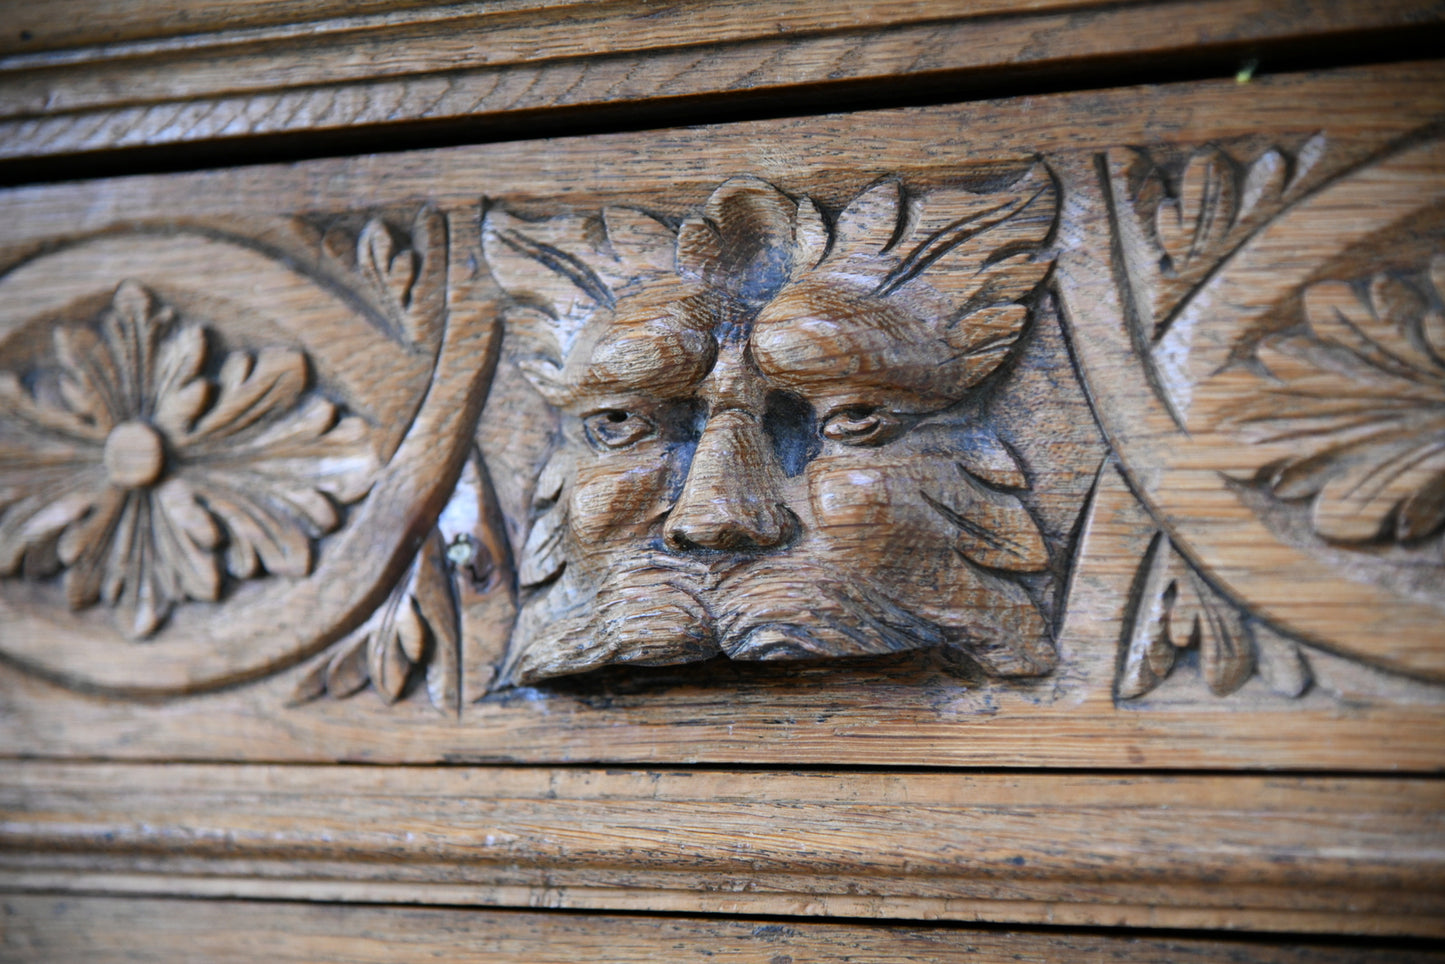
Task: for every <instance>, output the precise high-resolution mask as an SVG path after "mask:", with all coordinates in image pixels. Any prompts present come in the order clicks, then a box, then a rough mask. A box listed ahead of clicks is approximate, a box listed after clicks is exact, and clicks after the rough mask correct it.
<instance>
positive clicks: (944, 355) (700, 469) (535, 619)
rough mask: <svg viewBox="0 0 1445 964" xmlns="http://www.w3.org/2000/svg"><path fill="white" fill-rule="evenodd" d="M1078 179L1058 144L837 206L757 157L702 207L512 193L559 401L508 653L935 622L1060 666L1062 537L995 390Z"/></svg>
mask: <svg viewBox="0 0 1445 964" xmlns="http://www.w3.org/2000/svg"><path fill="white" fill-rule="evenodd" d="M1056 207H1057V191H1056V188H1055V186H1054V183H1053V180H1052V178H1051V176H1050V175H1049V173H1048V172H1047V171H1046V170H1045V169H1043V168H1042V167H1041V166H1033V167H1030V168H1028V169H1017V168H1016V169H1015V170H1014V171H1013V172H1012V173H1011V174H1009V175H1007V176H1004V177H998V178H995V179H994V180H993V182H992V183H990V184H989V185H988V188H987V189H986V190H963V189H956V190H943V191H935V192H933V193H931V194H928V195H925V196H923V197H921V198H910V197H909V196H907V195H906V194H905V192H904V190H903V188H902V186H901V184H900V183H899V182H898V181H896V180H885V181H881V182H878V183H876V184H875V185H873V186H872V187H871V188H869V189H868V190H866V191H864V192H863V193H861V194H859V195H858V196H857V197H856V198H854V199H853V200H852V201H851V202H850V203H848V204H847V205H846V206H845V207H844V209H843V210H842V211H840V212H838V213H837V215H836V217H834V218H832V219H829V218H828V217H827V216H826V215H825V214H824V213H823V212H822V211H820V210H819V209H818V207H816V206H815V205H814V204H813V203H812V202H811V201H810V200H809V199H808V198H806V197H805V198H800V199H794V198H791V197H789V196H787V195H785V194H783V193H782V192H781V191H779V190H777V189H776V188H774V187H772V186H771V185H769V184H767V183H765V182H762V181H759V180H756V179H752V178H739V179H734V180H731V181H728V182H726V183H725V184H723V185H722V186H721V187H719V188H718V189H717V190H716V191H715V192H714V193H713V194H712V196H711V197H710V198H709V199H708V200H707V203H706V204H705V205H704V207H703V208H702V210H701V211H700V212H699V213H698V214H696V215H695V216H693V217H690V218H688V219H686V220H685V221H683V222H682V223H681V224H680V225H678V226H677V227H675V228H674V227H673V226H671V225H669V224H667V223H665V222H663V221H661V220H659V219H657V218H654V217H652V216H650V215H648V214H645V213H643V212H641V211H637V210H633V209H626V208H609V209H606V210H605V211H603V212H602V214H601V216H600V217H593V218H584V217H575V216H568V217H563V218H555V219H552V220H548V221H524V220H522V219H519V218H517V217H514V216H512V215H510V214H507V213H505V212H504V211H499V210H492V211H490V212H489V213H488V215H487V217H486V220H485V223H484V246H485V253H486V256H487V259H488V262H489V264H490V266H491V269H492V272H493V274H494V275H495V277H496V278H497V280H498V282H499V283H500V284H501V286H502V288H503V289H504V290H505V291H506V292H507V293H508V294H509V295H510V296H511V298H512V299H513V304H512V307H511V308H510V309H509V313H508V325H509V328H508V332H509V338H511V339H512V352H511V357H513V358H514V359H515V360H516V363H517V364H518V365H519V366H520V367H521V368H522V369H523V370H524V372H525V373H526V375H527V377H528V378H529V380H530V381H531V383H532V384H533V385H534V386H535V387H536V388H537V390H538V391H539V392H540V393H541V394H542V395H543V397H544V398H546V400H547V402H548V403H549V404H550V405H552V406H554V407H555V408H556V409H557V411H558V413H559V416H560V417H559V424H560V429H559V437H558V439H557V440H556V446H555V449H554V450H553V454H552V456H551V458H550V459H549V460H548V462H547V463H546V465H545V466H544V468H543V469H542V471H541V474H540V477H539V479H538V484H537V486H536V490H535V498H534V505H533V511H532V518H531V520H530V531H529V534H528V537H527V540H526V543H525V546H524V548H523V550H522V553H521V561H520V568H519V582H520V585H521V588H522V591H523V594H524V595H523V602H522V613H521V617H520V619H519V622H518V625H517V627H516V630H515V633H514V636H513V639H512V645H511V648H510V650H509V653H508V657H507V660H506V664H505V666H504V667H503V681H504V682H506V683H513V684H521V683H529V682H533V681H536V680H540V679H543V678H546V677H551V676H558V675H562V674H568V673H577V672H582V671H585V670H589V669H593V668H596V667H599V666H602V665H606V664H609V663H636V664H643V665H656V664H667V663H679V662H686V661H691V660H700V659H707V658H710V657H714V656H717V655H719V654H725V655H727V656H729V657H731V658H733V659H752V660H757V659H798V658H820V657H843V656H866V655H875V654H884V653H892V652H900V651H904V650H910V649H919V648H924V647H949V648H952V649H953V650H955V651H957V652H958V653H960V654H962V655H964V656H966V657H967V658H968V659H970V660H972V661H973V662H974V663H976V664H977V665H978V666H979V667H981V668H982V669H983V670H984V671H986V672H990V673H993V674H996V675H1037V674H1040V673H1045V672H1047V671H1048V670H1049V669H1051V668H1052V666H1053V664H1054V659H1055V657H1054V649H1053V643H1052V640H1051V635H1050V629H1049V626H1048V625H1047V621H1046V619H1045V618H1044V616H1043V615H1042V614H1041V613H1040V611H1039V609H1038V607H1037V606H1036V604H1035V601H1034V600H1033V599H1032V598H1031V597H1030V595H1029V593H1028V592H1027V591H1026V590H1025V588H1024V587H1023V585H1022V584H1021V583H1020V582H1019V581H1018V579H1017V576H1016V574H1020V573H1029V572H1038V571H1042V570H1044V569H1046V568H1047V567H1048V565H1049V550H1048V547H1047V546H1046V545H1045V543H1044V540H1043V538H1042V536H1041V535H1040V532H1039V529H1038V526H1037V525H1036V524H1035V522H1034V520H1033V518H1032V517H1031V515H1030V513H1029V511H1028V510H1027V509H1026V508H1025V507H1024V505H1023V503H1022V502H1021V501H1020V500H1019V498H1018V495H1017V493H1019V492H1021V491H1023V490H1024V489H1026V488H1027V486H1028V481H1027V476H1026V471H1025V468H1024V467H1023V466H1022V465H1021V464H1020V463H1019V461H1018V459H1017V458H1016V457H1015V456H1014V454H1013V453H1012V452H1011V451H1010V450H1009V449H1008V448H1007V447H1006V446H1005V445H1004V444H1003V443H1001V442H1000V441H999V439H998V438H997V437H996V436H995V435H994V434H993V432H992V431H991V430H990V429H989V427H988V424H987V420H986V416H985V415H984V404H985V402H986V397H987V390H988V385H989V383H990V381H991V376H993V375H994V373H995V372H996V371H997V370H998V369H999V368H1000V366H1002V365H1003V363H1004V362H1005V361H1006V360H1007V359H1008V358H1009V357H1010V355H1011V353H1012V351H1013V349H1014V346H1015V344H1016V342H1017V341H1018V340H1019V338H1020V336H1021V335H1022V334H1023V333H1024V331H1025V330H1026V328H1027V326H1028V323H1029V317H1030V304H1031V298H1032V296H1033V294H1034V292H1035V291H1036V289H1037V288H1038V287H1039V285H1040V283H1041V282H1042V280H1043V278H1044V276H1045V274H1046V273H1047V270H1048V267H1049V262H1048V260H1047V258H1046V257H1044V256H1043V255H1042V253H1041V252H1043V250H1044V249H1045V247H1046V245H1047V243H1048V241H1049V240H1050V235H1051V233H1052V230H1053V224H1054V219H1055V211H1056Z"/></svg>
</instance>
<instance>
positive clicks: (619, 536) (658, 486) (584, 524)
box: [570, 444, 676, 549]
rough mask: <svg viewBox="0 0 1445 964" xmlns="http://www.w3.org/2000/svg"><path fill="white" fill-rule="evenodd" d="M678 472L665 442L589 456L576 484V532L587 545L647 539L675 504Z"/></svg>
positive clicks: (573, 515)
mask: <svg viewBox="0 0 1445 964" xmlns="http://www.w3.org/2000/svg"><path fill="white" fill-rule="evenodd" d="M675 474H676V472H675V469H674V467H673V465H672V459H671V458H669V456H668V454H667V452H666V450H665V448H664V446H663V445H661V444H653V445H642V446H638V448H637V449H636V450H635V451H630V452H628V453H626V455H612V456H609V457H606V458H595V459H584V460H583V461H582V464H581V465H579V466H578V469H577V480H576V483H575V484H574V485H573V487H572V498H571V513H570V517H571V520H572V531H573V533H574V534H575V535H576V537H577V539H578V540H579V541H580V542H581V544H582V547H583V548H584V549H586V548H589V547H591V546H602V545H618V544H622V543H635V542H637V541H638V540H640V539H645V538H647V537H648V536H649V535H650V534H651V532H652V530H653V529H654V528H655V527H656V524H657V523H658V521H659V520H660V519H661V518H662V516H664V515H665V514H666V512H667V510H668V508H669V507H670V506H671V504H672V497H671V489H672V488H673V487H674V486H673V484H672V479H673V476H674V475H675Z"/></svg>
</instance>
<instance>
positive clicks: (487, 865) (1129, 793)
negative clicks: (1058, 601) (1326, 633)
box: [0, 762, 1445, 936]
mask: <svg viewBox="0 0 1445 964" xmlns="http://www.w3.org/2000/svg"><path fill="white" fill-rule="evenodd" d="M1442 793H1445V788H1442V785H1441V783H1440V782H1439V781H1437V780H1428V779H1426V780H1421V779H1340V778H1315V777H1310V778H1292V777H1268V778H1262V777H1245V776H1237V775H1224V774H1221V775H1215V776H1180V777H1159V776H1132V777H1130V776H1125V775H1121V774H1097V775H1083V774H1080V775H1064V774H1059V775H1050V774H1021V775H1003V774H965V773H917V772H899V773H871V774H869V773H830V772H817V773H786V772H774V773H736V772H726V771H708V770H695V771H646V772H644V771H607V772H603V771H596V770H586V769H562V770H547V769H527V768H442V769H436V768H413V767H336V766H332V767H295V766H288V767H258V766H237V765H178V764H171V765H106V764H51V763H38V762H36V763H10V764H6V765H5V766H4V768H3V782H0V841H3V845H0V867H3V873H0V881H3V882H4V883H3V885H0V886H3V887H4V888H5V889H7V890H20V889H37V888H38V889H51V890H53V889H64V890H71V891H79V892H85V891H93V890H101V891H112V892H116V891H120V892H132V893H137V894H172V895H206V896H233V897H247V896H273V897H286V898H291V899H297V898H300V899H310V900H333V901H334V900H361V901H382V902H398V901H400V902H405V903H443V904H468V905H501V906H531V907H552V908H612V909H650V910H670V911H683V912H708V913H725V914H790V915H804V916H818V915H824V916H857V917H897V918H913V919H938V920H964V921H967V920H979V921H989V920H1003V921H1020V922H1037V923H1051V924H1069V925H1108V926H1114V925H1129V926H1165V927H1195V928H1220V929H1241V930H1275V931H1315V932H1340V933H1362V934H1434V935H1437V936H1438V935H1439V934H1440V922H1441V920H1442V915H1441V909H1442V902H1445V889H1442V886H1445V885H1442V881H1445V865H1442V863H1441V853H1440V848H1439V841H1440V839H1441V833H1442V823H1441V821H1442V812H1445V810H1442V807H1441V803H1442V800H1445V797H1442Z"/></svg>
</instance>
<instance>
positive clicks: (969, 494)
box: [922, 465, 1049, 572]
mask: <svg viewBox="0 0 1445 964" xmlns="http://www.w3.org/2000/svg"><path fill="white" fill-rule="evenodd" d="M955 468H956V469H957V475H956V477H955V478H954V479H948V478H946V477H943V478H940V479H939V482H940V483H941V485H940V486H939V488H938V489H937V491H935V492H933V493H930V492H923V493H922V495H923V498H924V500H925V501H927V502H928V504H929V505H931V506H932V507H933V508H934V510H935V511H936V512H937V513H938V514H939V515H941V516H942V517H943V518H944V519H946V520H948V522H949V523H950V524H952V525H953V526H954V527H955V528H956V529H957V530H958V542H957V547H958V551H959V552H960V553H962V554H963V555H964V556H965V557H967V558H968V559H970V560H971V561H973V562H975V563H977V564H978V565H980V566H983V567H984V568H986V569H1002V570H1005V571H1009V572H1041V571H1043V570H1044V569H1047V568H1048V565H1049V551H1048V548H1047V546H1045V545H1044V537H1043V534H1042V533H1040V532H1039V528H1038V525H1037V524H1036V523H1035V522H1034V520H1033V516H1032V515H1030V514H1029V511H1028V510H1027V509H1026V508H1024V505H1023V503H1022V502H1020V501H1019V499H1018V497H1017V496H1014V495H1011V494H1009V493H1007V492H1000V491H998V490H996V489H991V488H989V487H988V486H985V485H982V484H980V483H978V482H976V481H975V480H974V479H973V477H972V475H971V474H970V473H969V472H968V471H967V470H966V469H965V468H964V467H963V466H962V465H957V466H955Z"/></svg>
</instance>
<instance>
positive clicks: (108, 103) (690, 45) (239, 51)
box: [0, 0, 1440, 158]
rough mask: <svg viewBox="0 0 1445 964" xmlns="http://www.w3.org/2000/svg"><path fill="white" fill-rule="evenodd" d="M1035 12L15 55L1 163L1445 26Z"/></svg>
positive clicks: (1236, 10)
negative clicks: (149, 147)
mask: <svg viewBox="0 0 1445 964" xmlns="http://www.w3.org/2000/svg"><path fill="white" fill-rule="evenodd" d="M488 6H489V7H490V6H494V5H488ZM794 7H796V9H794ZM1025 7H1026V9H1024V10H1019V9H1018V7H1017V5H1015V6H1014V8H1013V9H1012V10H1011V11H1010V12H1008V13H1005V12H1004V11H1002V10H1001V9H997V8H996V5H994V4H988V3H979V2H973V0H970V2H956V3H951V4H943V5H939V4H928V5H921V4H918V3H913V2H885V0H878V2H875V3H873V4H871V5H869V6H868V7H867V8H866V9H864V10H863V11H862V12H860V13H858V14H857V15H856V16H855V15H854V12H853V11H851V10H850V13H849V14H848V15H847V16H846V17H845V16H843V15H842V14H837V13H826V12H818V11H817V10H816V9H815V8H814V7H813V5H809V4H794V5H793V6H792V7H789V6H786V5H785V6H784V8H782V9H778V8H777V5H775V4H771V5H769V6H768V8H767V11H766V15H763V11H762V10H761V9H760V6H759V4H758V3H756V2H736V3H730V4H713V5H708V6H706V7H691V6H689V7H684V8H678V9H670V10H668V11H665V12H664V14H658V13H657V12H656V11H651V9H650V8H648V7H647V6H646V5H639V4H637V3H607V4H586V5H568V6H563V7H558V8H547V9H546V10H531V11H524V10H517V9H515V8H514V7H513V6H505V7H503V9H501V10H500V11H496V10H492V11H490V12H482V11H478V10H472V9H471V8H469V7H463V8H462V9H461V10H459V11H454V12H453V14H452V15H451V16H448V17H444V18H441V17H439V16H435V15H434V14H436V11H435V10H432V9H430V8H427V9H425V10H422V11H419V12H417V13H416V15H415V16H413V17H406V16H404V15H389V16H381V15H377V16H376V17H373V18H372V19H370V20H368V19H366V18H364V17H362V18H342V19H341V20H336V21H324V22H321V23H318V24H315V25H311V26H312V27H314V29H307V30H302V31H299V32H298V31H297V30H296V29H295V28H294V25H293V28H292V29H290V30H289V31H288V30H281V29H280V28H275V29H268V30H265V31H262V32H261V33H260V34H258V35H254V36H253V35H252V33H248V32H246V31H245V30H239V31H237V32H232V33H227V32H225V31H221V32H218V33H214V34H205V35H200V36H197V35H187V36H185V37H181V38H174V39H171V40H165V41H152V42H145V43H143V42H139V41H137V42H134V43H128V44H119V45H110V46H105V45H100V46H94V47H84V48H78V49H75V50H63V51H53V52H47V53H35V54H26V53H11V54H9V55H8V56H5V55H4V53H3V51H0V117H3V118H4V120H3V121H0V158H22V157H34V156H47V155H57V154H71V153H77V152H87V151H98V150H107V149H112V148H121V147H139V146H157V145H164V144H179V143H190V142H198V141H205V140H212V139H216V138H234V137H245V136H251V135H276V134H292V133H299V132H307V131H337V130H342V129H353V128H357V127H367V126H373V125H391V124H398V123H405V122H413V121H428V122H436V121H442V122H448V121H460V120H464V119H465V120H482V119H487V120H496V119H500V118H507V117H517V116H531V115H532V114H533V113H535V112H537V111H548V110H554V109H558V108H568V109H578V108H588V107H598V106H603V105H609V104H614V105H615V104H626V103H632V104H641V103H652V102H658V101H666V100H670V99H676V98H682V97H695V96H706V95H713V94H738V93H743V92H761V91H768V92H779V91H785V90H790V89H800V88H804V87H810V88H811V87H818V86H820V85H821V86H830V85H837V84H841V83H847V82H860V81H861V82H870V81H871V82H883V81H885V80H887V79H889V78H907V77H910V76H912V77H922V76H928V75H936V74H939V73H941V72H951V71H961V70H991V69H999V68H1028V69H1058V68H1063V67H1065V66H1068V65H1070V64H1074V63H1079V62H1083V61H1087V60H1090V59H1094V58H1107V57H1129V58H1139V57H1154V58H1161V57H1170V56H1174V57H1177V56H1179V55H1181V54H1183V53H1185V52H1186V51H1187V52H1188V53H1189V55H1190V56H1195V57H1197V56H1199V55H1200V54H1201V53H1208V52H1209V51H1215V52H1223V51H1227V50H1232V49H1240V48H1242V47H1243V46H1245V45H1255V44H1261V43H1269V42H1274V41H1286V40H1287V41H1290V42H1303V41H1319V40H1322V39H1326V38H1329V37H1339V36H1343V35H1345V34H1351V33H1359V32H1361V31H1379V30H1390V29H1400V28H1407V27H1412V26H1426V25H1431V24H1435V25H1438V24H1439V22H1440V16H1439V13H1438V12H1437V11H1432V10H1430V9H1423V10H1422V8H1421V6H1420V5H1419V4H1418V3H1415V2H1413V0H1385V2H1381V3H1377V4H1371V5H1368V6H1367V5H1361V4H1354V3H1348V2H1344V0H1318V2H1313V3H1310V4H1308V5H1305V6H1304V7H1301V8H1297V9H1294V10H1292V11H1290V12H1288V13H1281V12H1280V11H1278V10H1277V9H1275V5H1273V4H1270V3H1268V2H1267V0H1209V2H1205V3H1187V4H1181V3H1147V4H1125V5H1109V6H1102V7H1087V6H1084V5H1083V4H1079V3H1075V2H1069V3H1063V2H1046V0H1039V2H1037V3H1033V4H1027V5H1025ZM47 10H51V8H49V7H47ZM51 13H52V14H53V10H52V11H51ZM579 18H581V19H584V20H585V25H586V29H585V30H583V29H582V28H581V26H580V24H579ZM223 22H224V21H223ZM156 29H157V30H161V29H162V28H161V27H160V25H157V26H156ZM258 29H259V28H258ZM582 36H585V37H587V38H588V40H587V41H586V42H585V43H582V42H581V41H579V40H578V39H577V38H579V37H582Z"/></svg>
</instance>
